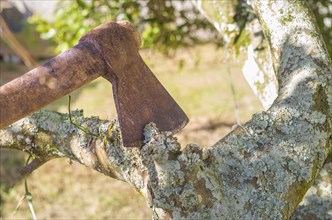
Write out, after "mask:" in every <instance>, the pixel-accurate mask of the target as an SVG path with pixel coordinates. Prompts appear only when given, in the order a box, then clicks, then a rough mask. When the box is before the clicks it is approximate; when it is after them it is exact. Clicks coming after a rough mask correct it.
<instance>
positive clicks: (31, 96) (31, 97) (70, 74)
mask: <svg viewBox="0 0 332 220" xmlns="http://www.w3.org/2000/svg"><path fill="white" fill-rule="evenodd" d="M104 72H105V63H104V61H103V58H102V57H101V54H100V52H99V51H97V49H96V48H95V46H94V45H92V44H91V43H89V42H81V43H80V44H78V45H76V46H75V47H73V48H72V49H70V50H68V51H66V52H64V53H62V54H60V55H58V56H56V57H54V58H53V59H51V60H49V61H47V62H46V63H44V64H43V65H42V66H39V67H37V68H35V69H33V70H31V71H30V72H28V73H26V74H24V75H23V76H21V77H19V78H17V79H15V80H13V81H11V82H9V83H7V84H5V85H3V86H1V87H0V129H2V128H4V127H6V126H8V125H10V124H11V123H13V122H15V121H16V120H18V119H20V118H22V117H25V116H27V115H29V114H31V113H32V112H34V111H36V110H38V109H40V108H42V107H44V106H45V105H47V104H49V103H51V102H53V101H54V100H56V99H58V98H60V97H62V96H64V95H66V94H68V93H70V92H72V91H73V90H75V89H77V88H79V87H81V86H83V85H85V84H86V83H88V82H90V81H92V80H94V79H96V78H97V77H99V76H101V75H102V74H103V73H104Z"/></svg>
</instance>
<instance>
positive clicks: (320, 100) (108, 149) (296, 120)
mask: <svg viewBox="0 0 332 220" xmlns="http://www.w3.org/2000/svg"><path fill="white" fill-rule="evenodd" d="M251 4H252V6H253V9H254V11H255V13H256V14H257V16H258V18H259V20H260V23H261V24H262V28H263V31H264V33H265V36H266V37H267V39H268V42H269V45H270V46H271V51H272V58H273V62H274V69H275V71H276V72H277V74H276V75H277V78H278V82H279V95H278V98H277V99H276V101H275V102H274V103H273V105H272V106H271V107H270V108H269V109H268V110H267V111H264V112H259V113H256V114H255V115H253V118H252V119H251V120H250V121H249V122H247V123H245V124H244V125H242V126H239V127H237V128H236V129H234V130H233V131H232V132H231V133H230V134H228V135H227V136H226V137H225V138H223V139H221V140H220V141H219V142H218V143H216V144H215V145H213V146H211V147H208V148H200V147H199V146H197V145H195V144H189V145H187V146H186V147H184V149H183V150H182V151H181V148H180V144H179V143H178V142H177V141H176V139H175V138H174V137H172V136H171V135H168V134H160V133H159V132H158V129H157V128H155V126H154V125H153V124H149V125H147V127H146V128H145V131H144V135H145V144H144V146H143V147H142V148H141V149H138V148H124V147H123V146H122V144H121V135H120V132H119V127H118V123H117V122H116V121H115V120H113V121H102V120H99V119H98V118H90V119H87V118H83V117H82V115H80V113H79V112H76V113H73V114H74V118H75V121H76V122H77V123H80V124H82V125H83V126H84V127H87V128H89V130H90V131H91V132H92V133H95V134H98V136H99V137H93V136H91V135H89V134H86V133H84V132H82V131H79V130H77V129H76V128H75V127H74V126H72V125H71V124H70V123H69V121H68V116H67V115H65V114H60V113H54V112H45V111H41V112H38V113H35V114H33V115H31V116H30V117H28V118H25V119H23V120H21V121H19V122H17V123H16V124H14V125H12V126H10V127H8V128H6V129H4V130H1V131H0V136H1V141H0V147H5V148H13V149H19V150H24V151H27V152H29V153H31V154H32V155H34V157H35V158H36V159H37V162H36V163H37V164H38V161H42V162H44V161H46V160H49V159H52V158H54V157H68V158H71V159H73V160H76V161H78V162H80V163H82V164H84V165H86V166H88V167H91V168H93V169H95V170H97V171H99V172H101V173H104V174H106V175H108V176H110V177H113V178H116V179H118V180H122V181H126V182H128V183H129V184H130V185H132V186H133V187H135V188H136V189H137V190H138V191H139V192H141V194H142V195H143V196H144V197H145V198H146V199H147V203H148V205H149V206H150V207H151V208H152V209H153V214H154V218H175V219H178V218H187V219H206V218H216V219H217V218H218V219H243V218H246V219H287V218H289V217H290V215H291V214H292V212H293V211H294V209H295V208H296V207H297V205H298V204H299V203H300V201H301V200H302V197H303V196H304V194H305V193H306V191H307V190H308V189H309V187H310V186H311V184H312V183H313V181H314V180H315V178H316V177H317V175H318V173H319V170H320V169H321V168H322V166H323V164H324V161H325V159H326V158H327V155H328V152H329V149H331V147H332V133H331V130H332V128H331V127H332V74H331V72H332V70H331V65H332V64H331V60H330V58H329V57H328V55H327V51H326V48H325V46H324V44H323V41H322V39H321V36H320V34H319V30H318V29H317V27H316V25H315V22H314V21H313V20H312V18H313V16H312V14H311V11H310V10H309V9H308V7H307V6H306V5H305V3H304V2H302V1H271V2H268V1H257V2H256V1H252V2H251ZM281 12H282V13H281Z"/></svg>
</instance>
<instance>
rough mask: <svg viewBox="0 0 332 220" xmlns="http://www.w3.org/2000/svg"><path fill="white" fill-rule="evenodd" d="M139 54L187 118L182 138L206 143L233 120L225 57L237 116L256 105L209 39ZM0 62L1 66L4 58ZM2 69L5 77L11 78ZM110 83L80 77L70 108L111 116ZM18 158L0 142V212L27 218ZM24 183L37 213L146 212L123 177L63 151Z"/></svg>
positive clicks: (133, 215)
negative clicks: (172, 52) (168, 52)
mask: <svg viewBox="0 0 332 220" xmlns="http://www.w3.org/2000/svg"><path fill="white" fill-rule="evenodd" d="M142 57H143V58H144V60H145V61H146V62H147V64H148V66H149V67H150V68H151V70H152V71H153V72H154V73H155V74H156V75H157V77H158V79H159V80H160V81H161V82H162V83H163V85H164V86H165V87H166V88H167V90H168V91H169V92H170V94H171V95H172V96H173V97H174V99H175V100H176V101H177V102H178V103H179V104H180V106H181V107H182V108H183V109H184V111H185V112H186V113H187V114H188V116H189V118H190V123H189V124H188V125H187V127H186V128H184V129H183V130H182V131H181V132H180V133H179V134H178V135H176V136H177V137H178V139H179V141H180V143H181V144H182V146H184V145H185V144H187V143H197V144H200V145H201V146H203V147H205V146H210V145H212V144H213V143H215V142H216V141H218V140H219V139H220V138H222V137H223V136H224V135H225V134H227V133H228V132H229V131H230V130H231V127H232V125H234V124H235V123H236V122H235V121H236V120H235V114H234V107H233V102H232V99H233V97H232V93H231V89H230V79H229V77H228V73H227V66H226V65H230V69H231V72H232V80H233V82H234V86H235V90H236V99H237V102H238V103H237V104H238V106H239V111H240V116H241V121H242V122H245V121H246V120H248V119H249V118H250V117H251V115H252V114H253V113H254V112H256V111H258V110H262V107H261V105H260V104H259V101H258V99H257V98H256V97H255V96H254V95H253V93H252V92H251V90H250V88H249V87H248V85H247V83H246V81H245V80H244V78H243V77H242V75H241V73H240V72H241V69H240V67H239V65H238V64H237V63H236V62H235V61H228V63H227V64H225V63H224V62H223V58H224V57H225V54H224V53H223V51H222V50H215V48H214V47H213V46H204V47H197V48H192V49H182V50H180V51H179V52H178V54H177V56H175V57H174V58H172V59H170V58H167V57H164V56H163V55H161V54H157V53H152V52H151V51H143V52H142ZM197 62H199V63H198V64H197ZM183 63H184V66H183V67H182V64H183ZM1 69H2V70H5V65H2V67H1ZM14 71H15V70H13V69H11V70H10V71H8V70H7V72H14ZM1 74H3V71H2V73H1ZM8 74H9V73H8ZM8 74H6V77H5V78H10V77H8V76H7V75H8ZM2 78H3V77H2ZM111 88H112V87H111V84H110V83H109V82H107V81H106V80H104V79H102V78H100V79H97V80H95V81H93V82H91V83H90V84H88V85H85V86H84V87H82V88H80V89H78V90H76V91H75V92H73V93H72V94H71V96H72V109H73V110H74V109H76V108H77V109H84V114H85V116H91V115H98V116H99V117H100V118H103V119H110V118H113V117H116V111H115V107H114V102H113V94H112V91H111ZM67 105H68V98H67V97H63V98H61V99H59V100H57V101H55V102H53V103H52V104H50V105H48V106H47V107H46V109H50V110H56V111H60V112H64V113H67ZM15 158H16V159H15ZM17 158H18V159H17ZM23 163H24V160H23V159H22V154H19V156H17V157H15V156H14V152H11V151H3V150H1V169H0V175H1V182H0V183H1V187H0V190H1V191H0V192H1V200H0V202H1V204H0V205H1V207H0V208H1V209H0V211H1V213H0V217H1V218H2V219H29V218H31V215H30V213H29V210H28V207H27V205H26V203H25V202H24V203H23V204H22V205H21V207H20V208H19V209H18V210H17V212H16V213H15V214H13V211H14V210H15V207H16V205H17V203H18V200H19V198H20V197H21V196H22V195H23V194H24V184H23V183H24V182H23V181H22V180H21V179H20V178H19V176H18V175H17V170H18V169H19V167H21V166H22V164H23ZM28 184H29V189H30V192H31V193H32V194H33V202H34V207H35V211H36V215H37V218H39V219H151V211H150V209H149V208H148V207H147V205H146V202H145V200H144V198H142V197H141V196H140V195H139V194H138V193H137V192H136V191H135V190H134V189H132V188H131V187H130V186H129V185H128V184H127V183H123V182H120V181H116V180H113V179H110V178H109V177H106V176H103V175H101V174H99V173H97V172H95V171H93V170H90V169H88V168H86V167H84V166H82V165H80V164H77V163H73V164H71V165H70V163H69V161H68V160H65V159H57V160H53V161H50V162H48V163H47V164H45V165H44V166H42V167H41V168H40V169H38V170H36V171H35V172H34V173H33V174H32V175H30V176H29V178H28Z"/></svg>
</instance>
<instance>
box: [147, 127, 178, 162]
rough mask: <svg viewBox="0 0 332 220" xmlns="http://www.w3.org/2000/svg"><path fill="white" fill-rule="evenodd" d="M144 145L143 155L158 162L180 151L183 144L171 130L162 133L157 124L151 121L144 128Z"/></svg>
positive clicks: (167, 159) (171, 157)
mask: <svg viewBox="0 0 332 220" xmlns="http://www.w3.org/2000/svg"><path fill="white" fill-rule="evenodd" d="M144 137H145V140H144V146H143V148H142V155H143V157H144V158H151V159H153V160H154V161H156V162H157V163H160V164H162V163H165V162H167V161H169V160H172V159H174V157H175V156H176V155H177V154H178V153H179V152H180V149H181V146H180V144H179V143H178V142H177V139H176V138H175V137H173V136H172V135H171V133H170V132H165V133H160V132H159V130H158V128H157V127H156V124H154V123H149V124H148V125H146V126H145V128H144Z"/></svg>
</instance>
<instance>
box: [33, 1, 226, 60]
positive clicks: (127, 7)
mask: <svg viewBox="0 0 332 220" xmlns="http://www.w3.org/2000/svg"><path fill="white" fill-rule="evenodd" d="M119 20H128V21H130V22H131V23H133V24H134V25H135V26H136V27H137V28H138V29H139V31H140V33H141V36H142V38H143V47H144V48H153V49H157V50H159V51H161V52H164V53H167V54H170V53H171V52H172V51H174V50H175V49H176V48H178V47H179V46H190V45H194V44H198V43H204V42H214V43H216V44H217V45H220V44H221V42H222V40H221V38H218V33H217V32H216V31H214V27H213V25H211V24H210V23H209V22H208V21H207V20H206V19H204V18H203V16H202V15H201V14H200V13H199V12H198V11H197V10H196V9H195V8H194V6H193V5H192V4H191V2H189V1H185V0H180V1H172V0H146V1H137V0H112V1H109V0H90V1H85V0H75V1H70V3H69V4H68V1H59V4H58V9H57V10H56V12H55V15H54V18H53V21H52V22H48V21H46V20H44V19H43V18H42V17H41V16H39V15H38V14H35V15H34V16H32V17H31V18H30V23H32V24H35V25H36V29H37V31H38V32H40V33H41V37H42V38H43V39H52V40H53V41H55V43H56V44H57V47H56V48H55V49H56V52H63V51H65V50H67V49H68V48H70V47H72V46H74V45H75V44H76V43H77V42H78V40H79V38H80V37H81V36H82V35H83V34H85V33H87V32H88V31H89V30H91V29H92V28H93V27H96V26H97V25H99V24H102V23H104V22H107V21H119ZM200 31H205V32H200ZM199 32H200V34H199ZM202 33H203V34H202ZM202 35H204V36H202Z"/></svg>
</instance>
